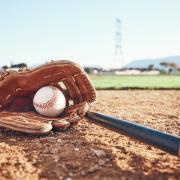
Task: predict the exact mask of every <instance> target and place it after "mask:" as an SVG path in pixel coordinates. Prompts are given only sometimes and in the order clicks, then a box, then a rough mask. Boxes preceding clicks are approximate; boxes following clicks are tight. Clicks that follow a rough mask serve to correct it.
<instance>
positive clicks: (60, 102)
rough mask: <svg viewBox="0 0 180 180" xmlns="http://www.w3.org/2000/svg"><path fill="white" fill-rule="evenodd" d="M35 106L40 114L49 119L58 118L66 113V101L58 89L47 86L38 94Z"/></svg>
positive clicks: (34, 102)
mask: <svg viewBox="0 0 180 180" xmlns="http://www.w3.org/2000/svg"><path fill="white" fill-rule="evenodd" d="M33 105H34V108H35V110H36V111H37V112H38V113H39V114H41V115H44V116H47V117H57V116H58V115H60V114H61V113H62V112H63V111H64V108H65V107H66V99H65V97H64V94H63V93H62V92H61V91H60V90H59V89H58V88H57V87H54V86H45V87H42V88H40V89H39V90H38V91H37V92H36V94H35V96H34V98H33Z"/></svg>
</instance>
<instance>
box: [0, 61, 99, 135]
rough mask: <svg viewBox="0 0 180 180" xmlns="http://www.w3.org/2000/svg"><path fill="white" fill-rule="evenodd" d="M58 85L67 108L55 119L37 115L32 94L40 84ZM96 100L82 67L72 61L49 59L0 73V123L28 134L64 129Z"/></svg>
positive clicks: (72, 123)
mask: <svg viewBox="0 0 180 180" xmlns="http://www.w3.org/2000/svg"><path fill="white" fill-rule="evenodd" d="M48 85H53V86H56V87H57V88H59V89H60V90H61V91H62V92H63V94H64V95H65V98H66V105H67V106H66V108H65V110H64V112H63V113H62V114H61V115H60V116H59V117H57V118H48V117H44V116H41V115H39V114H38V113H36V112H35V110H34V107H33V97H34V95H35V93H36V92H37V90H38V89H40V88H41V87H43V86H48ZM95 100H96V92H95V88H94V86H93V85H92V83H91V81H90V79H89V78H88V76H87V74H86V73H85V72H84V70H83V69H82V68H81V67H80V66H79V65H78V64H76V63H74V62H72V61H65V60H60V61H52V62H50V63H47V64H45V65H41V66H39V67H37V68H34V69H30V70H23V71H19V72H16V71H5V72H3V73H2V74H1V76H0V126H1V127H5V128H9V129H12V130H16V131H21V132H25V133H31V134H46V133H48V132H49V131H50V130H51V129H52V128H54V129H60V130H66V129H68V128H69V127H71V126H73V125H75V124H77V123H78V121H79V120H80V119H82V118H83V117H84V116H85V114H86V112H87V111H88V109H89V106H90V104H91V103H93V102H94V101H95Z"/></svg>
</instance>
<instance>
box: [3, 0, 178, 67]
mask: <svg viewBox="0 0 180 180" xmlns="http://www.w3.org/2000/svg"><path fill="white" fill-rule="evenodd" d="M179 7H180V1H179V0H151V1H149V0H134V1H133V0H0V66H2V65H10V63H21V62H25V63H27V64H28V65H30V66H31V65H36V64H41V63H44V62H47V61H49V60H59V59H68V60H72V61H75V62H77V63H79V64H81V65H83V66H89V65H90V66H102V67H111V66H112V65H113V64H114V59H115V53H114V52H115V30H116V26H115V20H116V18H119V19H121V22H122V30H121V35H122V43H121V45H122V51H123V56H122V57H123V58H122V57H121V58H119V59H120V61H121V62H119V65H122V63H124V64H125V63H128V62H130V61H131V60H133V59H141V58H158V57H165V56H172V55H178V54H180V9H179Z"/></svg>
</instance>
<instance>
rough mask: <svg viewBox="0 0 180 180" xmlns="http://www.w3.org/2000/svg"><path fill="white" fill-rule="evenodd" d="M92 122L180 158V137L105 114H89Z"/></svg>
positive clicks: (88, 116)
mask: <svg viewBox="0 0 180 180" xmlns="http://www.w3.org/2000/svg"><path fill="white" fill-rule="evenodd" d="M87 118H88V120H89V121H90V122H93V123H95V124H98V125H100V126H103V127H105V128H107V129H110V130H113V131H115V132H118V133H121V134H124V135H126V136H129V137H132V138H134V139H137V140H140V141H142V142H145V143H147V144H150V145H153V146H155V147H157V148H159V149H161V150H164V151H166V152H168V153H170V154H173V155H176V156H180V137H179V136H173V135H171V134H168V133H164V132H161V131H158V130H155V129H152V128H150V127H146V126H143V125H140V124H137V123H134V122H130V121H127V120H122V119H119V118H115V117H112V116H108V115H105V114H100V113H96V112H90V111H89V112H87Z"/></svg>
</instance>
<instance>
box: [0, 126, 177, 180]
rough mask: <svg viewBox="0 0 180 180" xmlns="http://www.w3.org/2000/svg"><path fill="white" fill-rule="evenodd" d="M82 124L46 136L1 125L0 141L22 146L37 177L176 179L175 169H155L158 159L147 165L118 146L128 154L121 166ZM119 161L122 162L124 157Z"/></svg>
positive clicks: (140, 157) (69, 179)
mask: <svg viewBox="0 0 180 180" xmlns="http://www.w3.org/2000/svg"><path fill="white" fill-rule="evenodd" d="M84 128H85V127H84V126H83V125H81V126H78V127H77V128H75V129H70V130H68V131H66V132H51V133H50V134H49V135H47V136H32V135H27V134H22V133H17V132H13V131H7V130H3V129H0V141H1V142H4V143H6V144H8V145H9V146H17V147H21V148H23V151H24V152H25V156H26V158H27V159H28V162H29V163H31V164H32V165H33V166H34V167H35V168H36V169H39V170H40V172H39V175H38V176H39V178H47V179H67V180H71V179H113V180H114V179H154V178H155V179H168V178H169V177H172V178H175V179H176V178H177V179H178V173H175V172H172V173H166V172H161V171H158V162H154V163H153V164H149V165H147V163H146V159H145V158H144V157H142V156H137V155H136V154H134V153H132V152H127V151H126V150H125V149H124V148H123V147H119V150H120V152H119V153H122V154H123V157H124V159H126V157H127V158H129V162H128V167H127V169H126V170H124V169H123V168H121V164H117V161H116V159H115V158H116V157H115V155H114V154H113V153H112V152H111V150H110V149H107V148H106V147H103V146H102V145H101V144H97V143H90V142H88V141H87V139H86V137H85V133H86V132H85V130H84ZM120 162H122V163H123V158H122V159H120ZM0 166H1V164H0ZM151 166H153V168H151Z"/></svg>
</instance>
